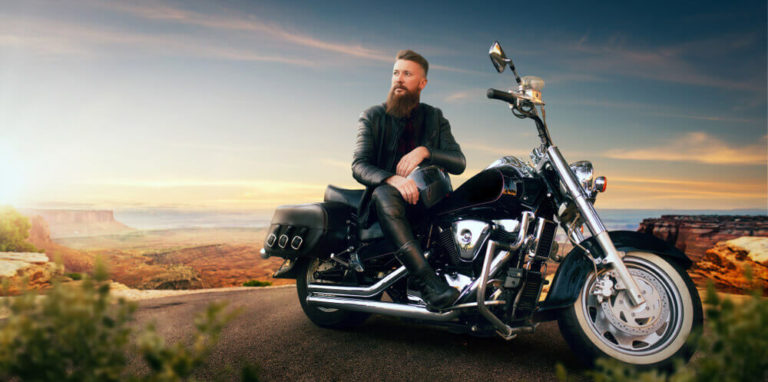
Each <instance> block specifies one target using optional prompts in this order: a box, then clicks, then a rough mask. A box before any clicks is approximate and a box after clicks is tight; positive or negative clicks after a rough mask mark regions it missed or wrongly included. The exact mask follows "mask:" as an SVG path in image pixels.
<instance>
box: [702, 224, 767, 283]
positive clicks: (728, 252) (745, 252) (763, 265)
mask: <svg viewBox="0 0 768 382" xmlns="http://www.w3.org/2000/svg"><path fill="white" fill-rule="evenodd" d="M747 267H749V268H751V269H752V277H753V280H754V282H755V283H756V284H757V285H758V287H759V288H762V290H763V294H764V295H768V238H767V237H741V238H738V239H733V240H728V241H722V242H719V243H717V244H716V245H715V246H714V247H713V248H710V249H708V250H707V251H706V253H705V254H704V257H702V258H701V260H699V261H698V262H697V263H696V264H695V265H694V267H693V268H692V269H691V270H690V271H689V273H690V274H691V277H692V278H693V279H694V281H695V282H696V284H697V285H706V283H707V282H708V280H711V281H712V282H714V283H715V287H716V288H717V289H718V290H720V291H725V292H735V293H743V292H745V291H748V290H749V289H750V285H749V282H748V281H747V279H746V278H745V277H744V274H745V270H746V268H747Z"/></svg>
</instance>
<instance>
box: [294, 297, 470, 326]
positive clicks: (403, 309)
mask: <svg viewBox="0 0 768 382" xmlns="http://www.w3.org/2000/svg"><path fill="white" fill-rule="evenodd" d="M307 303H308V304H310V305H316V306H322V307H324V308H337V309H344V310H352V311H355V312H365V313H373V314H383V315H387V316H395V317H405V318H415V319H423V320H431V321H451V320H453V319H454V318H456V317H458V316H459V310H451V311H448V312H443V313H437V312H430V311H429V310H427V308H425V307H419V306H413V305H403V304H396V303H393V302H381V301H370V300H358V299H354V298H343V297H325V296H308V297H307Z"/></svg>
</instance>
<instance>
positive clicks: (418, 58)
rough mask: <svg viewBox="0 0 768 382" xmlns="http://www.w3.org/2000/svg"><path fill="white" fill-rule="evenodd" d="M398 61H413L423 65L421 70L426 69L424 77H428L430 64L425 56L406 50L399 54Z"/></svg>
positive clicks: (396, 57)
mask: <svg viewBox="0 0 768 382" xmlns="http://www.w3.org/2000/svg"><path fill="white" fill-rule="evenodd" d="M395 59H396V60H408V61H413V62H415V63H417V64H419V65H421V68H422V69H424V77H426V76H427V72H428V71H429V62H427V59H426V58H424V56H422V55H420V54H418V53H416V52H414V51H412V50H410V49H404V50H401V51H399V52H397V55H396V56H395Z"/></svg>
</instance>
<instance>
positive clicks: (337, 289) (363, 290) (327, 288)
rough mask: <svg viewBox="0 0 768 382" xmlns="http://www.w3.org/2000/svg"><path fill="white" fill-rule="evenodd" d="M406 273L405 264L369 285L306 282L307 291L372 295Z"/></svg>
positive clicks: (345, 294) (346, 295) (351, 295)
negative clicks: (353, 285)
mask: <svg viewBox="0 0 768 382" xmlns="http://www.w3.org/2000/svg"><path fill="white" fill-rule="evenodd" d="M407 273H408V270H407V269H405V266H401V267H400V268H397V269H396V270H395V271H394V272H392V273H390V274H388V275H387V276H386V277H384V278H383V279H381V280H379V282H377V283H376V284H373V285H370V286H366V287H351V286H339V285H328V284H307V291H309V293H323V294H330V295H334V296H344V297H373V296H376V295H377V294H380V293H381V292H384V290H386V289H387V288H389V287H390V286H391V285H392V284H394V283H396V282H397V280H400V278H401V277H403V276H405V275H406V274H407ZM307 301H309V300H307Z"/></svg>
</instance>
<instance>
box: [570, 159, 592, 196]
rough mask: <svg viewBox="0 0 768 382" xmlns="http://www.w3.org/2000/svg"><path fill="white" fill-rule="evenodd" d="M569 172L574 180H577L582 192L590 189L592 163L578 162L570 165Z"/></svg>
mask: <svg viewBox="0 0 768 382" xmlns="http://www.w3.org/2000/svg"><path fill="white" fill-rule="evenodd" d="M570 167H571V171H573V174H574V175H576V179H578V180H579V183H581V186H582V187H584V190H591V189H592V173H593V169H592V162H590V161H586V160H583V161H578V162H574V163H571V164H570Z"/></svg>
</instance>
